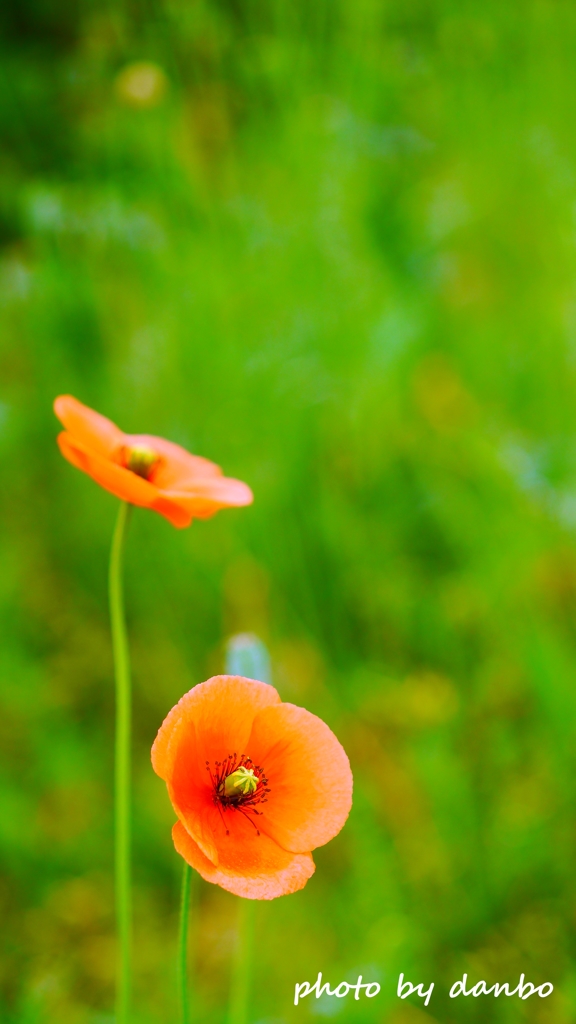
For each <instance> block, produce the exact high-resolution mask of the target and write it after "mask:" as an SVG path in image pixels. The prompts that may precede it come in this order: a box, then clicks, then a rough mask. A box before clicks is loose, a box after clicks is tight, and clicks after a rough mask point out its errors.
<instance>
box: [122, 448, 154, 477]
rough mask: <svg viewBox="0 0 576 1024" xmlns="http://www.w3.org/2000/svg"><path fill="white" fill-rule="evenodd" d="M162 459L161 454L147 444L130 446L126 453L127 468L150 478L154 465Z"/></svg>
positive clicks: (137, 474)
mask: <svg viewBox="0 0 576 1024" xmlns="http://www.w3.org/2000/svg"><path fill="white" fill-rule="evenodd" d="M159 461H160V456H159V455H157V453H156V452H155V451H154V450H153V449H152V448H147V447H146V446H145V445H134V447H133V448H128V451H127V454H126V468H127V469H130V470H131V471H132V473H136V476H141V477H143V478H144V480H148V478H149V476H150V474H151V472H152V470H153V469H154V466H155V465H156V464H157V463H158V462H159Z"/></svg>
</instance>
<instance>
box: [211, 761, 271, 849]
mask: <svg viewBox="0 0 576 1024" xmlns="http://www.w3.org/2000/svg"><path fill="white" fill-rule="evenodd" d="M206 771H207V772H208V774H209V776H210V781H211V783H212V791H213V797H214V803H215V804H216V806H217V807H218V810H219V812H220V816H221V818H222V822H223V824H224V826H225V827H226V822H225V820H224V812H227V811H239V812H240V814H243V815H244V817H245V818H248V821H249V822H250V824H251V825H254V828H256V825H255V823H254V821H253V820H252V817H251V816H252V815H259V814H262V811H259V810H258V808H257V806H256V805H257V804H263V803H266V800H267V794H268V793H269V792H270V789H269V788H268V779H267V778H266V777H265V775H264V769H263V768H262V767H261V765H258V764H254V762H253V761H252V758H251V757H248V756H247V755H246V754H242V755H241V756H240V757H238V755H237V754H228V757H227V758H226V760H225V761H214V768H212V767H211V765H210V761H206ZM256 832H257V834H258V835H260V832H259V831H258V829H257V828H256ZM229 834H230V832H229V829H228V828H226V835H229Z"/></svg>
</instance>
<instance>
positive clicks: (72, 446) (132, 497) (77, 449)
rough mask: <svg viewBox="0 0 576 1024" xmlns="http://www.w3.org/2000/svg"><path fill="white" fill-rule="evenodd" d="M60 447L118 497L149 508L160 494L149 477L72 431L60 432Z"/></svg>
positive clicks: (78, 465)
mask: <svg viewBox="0 0 576 1024" xmlns="http://www.w3.org/2000/svg"><path fill="white" fill-rule="evenodd" d="M57 440H58V444H59V446H60V451H61V452H62V455H63V456H64V458H65V459H68V462H71V463H72V465H73V466H76V467H77V469H81V470H82V471H83V472H84V473H88V475H89V476H91V477H92V479H93V480H96V482H97V483H99V484H100V486H101V487H104V488H105V489H106V490H107V491H110V492H111V493H112V494H115V495H116V497H117V498H122V499H123V500H124V501H129V502H131V503H132V504H133V505H141V506H143V507H145V508H149V507H150V506H151V505H153V503H154V501H156V499H157V498H158V489H157V488H156V487H155V486H154V484H151V483H150V482H149V481H148V480H144V478H143V477H141V476H138V475H137V474H136V473H132V472H131V471H130V470H129V469H125V468H124V466H119V465H118V463H117V462H111V461H110V459H107V458H106V457H105V456H103V455H99V454H98V453H97V452H95V451H94V450H93V449H90V448H88V447H87V445H85V444H84V443H83V442H82V441H78V440H77V439H76V438H75V437H73V436H72V434H68V433H67V432H66V431H63V432H62V433H61V434H58V438H57Z"/></svg>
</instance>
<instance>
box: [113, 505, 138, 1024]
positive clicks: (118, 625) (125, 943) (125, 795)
mask: <svg viewBox="0 0 576 1024" xmlns="http://www.w3.org/2000/svg"><path fill="white" fill-rule="evenodd" d="M130 507H131V506H130V505H129V504H128V503H127V502H125V501H123V502H122V503H121V505H120V508H119V510H118V518H117V520H116V526H115V529H114V536H113V538H112V550H111V552H110V573H109V577H108V585H109V598H110V621H111V625H112V649H113V652H114V675H115V680H116V739H115V763H114V867H115V881H116V885H115V889H116V930H117V942H118V945H117V954H116V956H117V960H116V972H117V973H116V1024H128V1021H129V1017H130V974H131V952H132V950H131V945H132V943H131V938H132V935H131V933H132V922H131V917H132V897H131V877H130V725H131V722H130V719H131V707H130V705H131V696H130V658H129V654H128V639H127V636H126V621H125V614H124V587H123V583H122V555H123V549H124V537H125V534H126V526H127V523H128V519H129V514H130Z"/></svg>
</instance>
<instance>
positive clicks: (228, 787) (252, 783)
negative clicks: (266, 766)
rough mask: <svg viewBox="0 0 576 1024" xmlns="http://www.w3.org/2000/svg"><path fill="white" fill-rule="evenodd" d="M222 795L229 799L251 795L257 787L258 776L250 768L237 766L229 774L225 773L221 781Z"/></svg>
mask: <svg viewBox="0 0 576 1024" xmlns="http://www.w3.org/2000/svg"><path fill="white" fill-rule="evenodd" d="M221 788H222V795H223V796H225V797H227V798H228V799H229V800H231V799H232V800H233V799H234V797H238V798H240V797H243V796H252V793H254V792H255V791H256V789H257V788H258V778H257V777H256V775H255V774H254V770H253V769H252V768H244V767H243V766H242V767H240V768H237V769H236V771H234V772H232V774H231V775H227V776H226V778H225V779H224V781H223V783H222V787H221Z"/></svg>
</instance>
